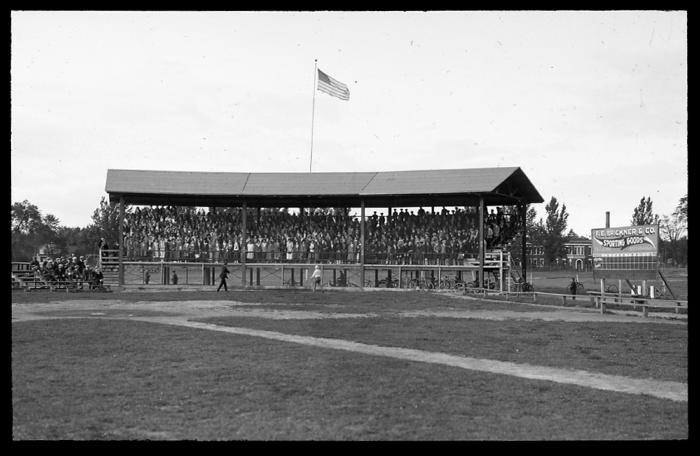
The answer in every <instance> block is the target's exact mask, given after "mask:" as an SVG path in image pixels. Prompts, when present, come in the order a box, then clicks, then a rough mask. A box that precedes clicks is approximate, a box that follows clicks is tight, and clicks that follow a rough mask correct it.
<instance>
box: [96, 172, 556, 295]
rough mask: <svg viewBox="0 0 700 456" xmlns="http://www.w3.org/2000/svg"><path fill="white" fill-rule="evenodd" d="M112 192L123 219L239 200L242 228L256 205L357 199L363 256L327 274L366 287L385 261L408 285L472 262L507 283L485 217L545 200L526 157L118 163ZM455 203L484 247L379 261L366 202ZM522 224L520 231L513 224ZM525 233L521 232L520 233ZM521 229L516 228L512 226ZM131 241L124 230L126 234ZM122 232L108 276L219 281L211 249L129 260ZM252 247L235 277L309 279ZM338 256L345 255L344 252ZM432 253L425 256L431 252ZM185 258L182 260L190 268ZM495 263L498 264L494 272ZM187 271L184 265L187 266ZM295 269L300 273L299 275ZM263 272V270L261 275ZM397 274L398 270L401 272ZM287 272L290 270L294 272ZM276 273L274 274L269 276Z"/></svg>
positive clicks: (521, 212) (469, 267)
mask: <svg viewBox="0 0 700 456" xmlns="http://www.w3.org/2000/svg"><path fill="white" fill-rule="evenodd" d="M105 190H106V192H107V193H108V195H109V199H110V202H111V203H113V204H118V205H119V210H120V226H124V224H125V206H126V205H136V206H176V207H177V206H189V207H209V208H212V209H213V210H214V211H215V210H216V209H217V208H240V215H241V219H240V220H239V222H240V226H239V227H237V229H239V230H240V231H241V232H242V238H243V239H246V230H247V229H248V226H249V225H250V223H255V221H254V220H251V221H249V220H247V213H248V209H257V211H258V217H257V218H256V219H258V220H259V217H260V215H259V214H260V210H261V209H262V208H300V210H301V211H302V212H303V209H304V208H324V207H327V208H359V211H360V215H359V218H360V220H359V231H360V233H359V244H358V250H359V251H358V255H357V260H356V261H354V262H345V261H343V262H342V263H343V264H335V263H334V264H325V265H324V266H323V267H324V274H326V275H327V276H328V277H330V276H331V275H332V277H333V280H332V282H331V283H336V280H337V277H338V276H342V277H345V279H346V281H347V282H351V281H352V280H348V277H354V278H355V281H356V282H359V283H358V285H359V286H360V287H364V286H365V285H366V284H368V283H369V282H372V281H371V280H370V281H366V280H365V279H366V275H367V274H368V273H369V275H370V277H371V276H372V272H374V285H375V286H376V285H378V283H379V273H380V271H386V273H387V279H388V280H389V282H391V281H396V282H398V285H399V286H406V285H410V284H412V283H414V282H415V280H416V279H417V278H418V277H421V278H423V277H425V274H426V273H427V274H429V275H430V276H431V277H434V276H435V274H436V273H437V277H438V278H440V277H441V274H442V273H443V272H445V271H450V272H451V273H452V274H453V278H454V279H459V280H461V279H462V274H463V273H465V272H471V273H472V276H473V277H478V278H482V279H483V278H484V277H485V272H486V273H488V272H489V271H491V272H492V273H493V275H494V277H496V278H497V279H499V280H500V281H501V287H502V286H503V285H502V284H503V277H504V271H505V270H507V269H509V267H510V263H509V260H508V255H507V253H506V252H503V249H498V250H493V251H487V248H486V247H485V245H484V237H485V228H484V219H485V218H486V217H487V215H488V208H489V206H509V207H513V208H515V210H514V213H515V214H517V219H518V221H519V226H521V227H522V226H524V217H525V209H526V206H527V205H528V204H531V203H541V202H543V201H544V200H543V199H542V197H541V196H540V194H539V193H538V192H537V190H536V189H535V187H534V186H533V185H532V183H531V182H530V180H529V179H528V178H527V176H526V175H525V173H524V172H523V171H522V170H521V169H520V168H518V167H508V168H478V169H454V170H423V171H391V172H333V173H227V172H179V171H146V170H123V169H110V170H108V171H107V182H106V187H105ZM419 206H420V207H435V206H443V207H444V206H451V207H465V208H474V209H475V212H477V213H478V217H476V220H477V221H478V223H477V230H478V246H479V247H478V252H475V255H473V257H471V258H469V257H465V258H464V259H463V260H461V261H460V264H450V265H445V264H410V265H406V264H401V265H394V264H390V265H388V264H381V265H379V264H372V263H373V262H372V261H371V260H370V261H368V258H367V255H366V254H367V252H366V242H365V240H366V222H367V217H366V209H373V208H381V209H388V211H387V214H390V213H391V209H392V208H409V207H419ZM513 234H515V233H513ZM518 234H519V233H518ZM512 237H515V236H512ZM521 239H522V252H523V258H524V257H525V256H526V246H525V243H526V237H525V236H522V237H521ZM122 241H123V239H122ZM125 253H126V252H125V247H124V242H120V243H119V250H118V251H115V252H113V255H107V256H105V257H104V258H109V260H108V261H109V264H106V265H105V266H107V267H106V268H103V269H104V273H105V283H110V282H111V283H112V284H113V285H125V284H129V283H143V281H142V277H144V276H145V274H146V272H148V274H149V275H151V276H154V277H155V279H154V282H161V283H168V277H169V276H170V271H171V270H173V271H175V270H178V276H179V277H187V279H186V280H187V282H186V283H189V279H188V278H189V276H190V274H192V275H193V276H196V278H195V279H193V280H194V282H195V283H197V282H199V283H200V284H201V285H211V284H213V282H214V281H215V280H216V277H217V273H216V271H217V270H219V269H220V268H221V266H222V263H221V262H219V261H215V260H214V259H209V260H208V261H206V262H202V263H201V264H188V262H183V261H179V262H172V263H171V262H168V261H165V259H161V261H160V262H153V261H150V262H149V261H131V259H128V258H126V256H125ZM246 253H247V252H246V249H245V247H243V248H241V250H240V252H239V258H235V259H234V260H235V261H233V263H235V264H231V265H229V266H228V267H229V269H230V270H231V271H232V273H233V277H235V278H238V279H239V280H240V284H241V286H244V287H245V286H251V285H261V284H263V283H264V282H265V280H262V282H261V276H262V277H263V279H265V278H268V279H270V280H271V281H272V282H273V283H279V284H280V285H296V284H299V285H302V284H303V280H304V277H305V275H306V271H307V270H308V268H309V265H308V264H305V263H286V264H285V263H282V264H279V263H278V262H265V261H256V262H255V264H254V265H252V264H250V263H251V261H250V258H249V255H246ZM338 263H339V262H338ZM426 263H427V262H426ZM521 267H522V271H521V274H522V277H526V271H525V268H526V267H527V261H522V262H521ZM183 268H184V269H183ZM496 271H497V272H496ZM182 272H184V274H183V273H182ZM295 274H296V276H295ZM254 276H255V277H254ZM392 276H393V277H398V279H394V278H393V277H392ZM287 279H289V280H287ZM270 280H268V282H269V281H270Z"/></svg>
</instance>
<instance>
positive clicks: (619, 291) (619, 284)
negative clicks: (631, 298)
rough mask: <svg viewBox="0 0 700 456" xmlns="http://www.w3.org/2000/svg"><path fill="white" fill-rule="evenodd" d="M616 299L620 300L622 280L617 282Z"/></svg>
mask: <svg viewBox="0 0 700 456" xmlns="http://www.w3.org/2000/svg"><path fill="white" fill-rule="evenodd" d="M617 297H618V298H620V300H622V279H618V280H617Z"/></svg>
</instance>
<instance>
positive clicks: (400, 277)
mask: <svg viewBox="0 0 700 456" xmlns="http://www.w3.org/2000/svg"><path fill="white" fill-rule="evenodd" d="M402 286H403V277H402V276H401V266H399V288H401V287H402Z"/></svg>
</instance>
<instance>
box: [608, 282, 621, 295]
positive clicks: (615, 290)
mask: <svg viewBox="0 0 700 456" xmlns="http://www.w3.org/2000/svg"><path fill="white" fill-rule="evenodd" d="M619 291H620V290H619V289H618V288H617V285H615V284H614V283H613V284H610V285H608V286H606V287H605V292H606V293H610V294H618V292H619Z"/></svg>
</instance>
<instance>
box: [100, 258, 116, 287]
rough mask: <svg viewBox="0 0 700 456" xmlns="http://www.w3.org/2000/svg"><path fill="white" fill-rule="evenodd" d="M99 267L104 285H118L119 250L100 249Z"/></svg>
mask: <svg viewBox="0 0 700 456" xmlns="http://www.w3.org/2000/svg"><path fill="white" fill-rule="evenodd" d="M99 267H100V270H101V271H102V283H103V284H104V285H109V286H118V285H119V250H101V251H100V256H99Z"/></svg>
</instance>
